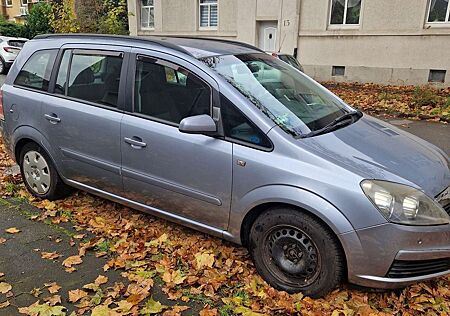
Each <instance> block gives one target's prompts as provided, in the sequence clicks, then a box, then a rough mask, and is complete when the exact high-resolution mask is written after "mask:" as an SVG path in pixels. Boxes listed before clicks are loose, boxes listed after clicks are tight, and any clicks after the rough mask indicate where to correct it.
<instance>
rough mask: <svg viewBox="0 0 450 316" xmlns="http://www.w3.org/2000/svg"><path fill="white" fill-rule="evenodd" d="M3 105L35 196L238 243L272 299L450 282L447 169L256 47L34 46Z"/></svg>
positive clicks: (41, 42)
mask: <svg viewBox="0 0 450 316" xmlns="http://www.w3.org/2000/svg"><path fill="white" fill-rule="evenodd" d="M1 105H2V106H1V113H2V114H1V116H2V120H1V123H2V127H3V136H4V140H5V144H6V147H7V148H8V150H9V151H10V155H11V156H12V157H14V158H15V160H16V161H17V163H18V164H19V165H20V168H21V171H22V176H23V179H24V182H25V185H26V187H27V188H28V190H29V191H30V192H31V193H32V194H34V195H35V196H36V197H38V198H42V199H51V200H53V199H58V198H61V197H63V196H65V195H66V194H68V193H69V192H70V190H69V188H70V187H74V188H78V189H81V190H85V191H88V192H90V193H92V194H95V195H99V196H101V197H104V198H107V199H110V200H113V201H116V202H119V203H123V204H125V205H128V206H130V207H133V208H136V209H139V210H142V211H145V212H148V213H151V214H154V215H157V216H161V217H163V218H166V219H169V220H172V221H175V222H178V223H180V224H183V225H186V226H189V227H192V228H195V229H198V230H201V231H203V232H206V233H209V234H212V235H215V236H218V237H222V238H225V239H227V240H229V241H232V242H235V243H237V244H242V245H244V246H246V247H247V248H248V249H249V252H250V254H251V256H252V258H253V260H254V262H255V266H256V268H257V269H258V271H259V273H260V274H261V275H262V276H263V277H264V278H265V280H267V282H268V283H270V284H271V285H272V286H274V287H275V288H277V289H280V290H285V291H287V292H290V293H293V292H298V291H301V292H303V293H304V294H306V295H310V296H313V297H318V296H323V295H325V294H326V293H328V292H329V291H330V290H332V289H334V288H335V287H337V286H338V285H339V284H340V283H341V282H343V281H348V282H350V283H354V284H358V285H361V286H367V287H374V288H398V287H402V286H405V285H407V284H410V283H413V282H417V281H421V280H425V279H430V278H434V277H438V276H442V275H445V274H448V273H450V217H449V215H448V213H449V212H450V188H449V185H450V170H449V164H450V163H449V157H448V156H447V155H446V154H445V153H444V152H443V151H441V150H440V149H438V148H436V147H435V146H433V145H431V144H429V143H427V142H425V141H423V140H421V139H419V138H417V137H414V136H413V135H410V134H408V133H405V132H403V131H401V130H399V129H397V128H395V127H393V126H391V125H389V124H386V123H384V122H382V121H380V120H378V119H375V118H373V117H370V116H368V115H366V114H363V113H361V112H360V111H357V110H355V109H353V108H351V107H350V106H348V105H347V104H345V103H344V102H343V101H342V100H341V99H339V98H338V97H336V96H335V95H333V94H332V93H331V92H329V91H328V90H327V89H325V88H324V87H322V86H321V85H319V84H318V83H316V82H315V81H313V80H312V79H310V78H309V77H308V76H306V75H304V74H303V73H301V72H300V71H298V70H297V69H295V68H294V67H292V66H290V65H289V64H286V63H284V62H282V61H281V60H279V59H277V58H275V57H273V56H270V55H268V54H266V53H264V52H263V51H261V50H259V49H257V48H255V47H252V46H249V45H246V44H242V43H235V42H228V41H222V40H216V39H214V40H213V39H194V38H170V37H163V38H157V37H149V38H146V39H143V38H133V37H117V36H102V35H97V36H95V35H45V36H39V37H38V38H36V39H34V40H31V41H29V42H28V43H27V44H25V46H24V48H23V50H22V52H21V53H20V54H19V56H18V58H17V59H16V61H15V63H14V64H13V66H12V69H11V71H10V73H9V75H8V77H7V79H6V82H5V84H4V85H3V87H2V102H1ZM449 136H450V135H449Z"/></svg>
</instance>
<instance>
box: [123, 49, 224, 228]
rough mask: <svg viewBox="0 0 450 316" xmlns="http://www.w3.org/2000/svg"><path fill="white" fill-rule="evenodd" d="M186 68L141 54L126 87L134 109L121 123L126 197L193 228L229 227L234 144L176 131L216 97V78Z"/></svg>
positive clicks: (207, 109) (177, 62)
mask: <svg viewBox="0 0 450 316" xmlns="http://www.w3.org/2000/svg"><path fill="white" fill-rule="evenodd" d="M191 67H192V66H191ZM189 68H190V66H189V64H188V63H186V62H184V61H182V60H178V59H176V58H173V59H169V60H168V59H167V56H165V55H160V54H158V53H154V54H152V56H148V55H145V51H142V54H139V52H137V55H136V65H135V67H134V69H133V68H130V69H132V70H131V71H132V74H130V75H129V78H130V80H129V81H132V82H131V83H130V86H129V87H128V88H129V91H134V95H133V98H132V99H134V102H133V111H132V112H131V113H129V114H125V116H124V118H123V121H122V132H121V135H122V174H123V183H124V189H125V193H124V194H125V195H126V197H128V198H129V199H131V200H134V201H137V202H140V203H142V204H146V205H148V206H151V207H153V208H156V209H158V210H159V211H165V212H169V213H171V214H175V216H182V217H183V218H185V219H188V220H191V221H194V222H195V224H198V223H201V224H205V225H208V226H211V227H213V228H216V229H226V228H227V226H228V217H229V212H230V200H231V180H232V144H231V143H228V142H226V141H224V140H221V139H216V138H213V137H210V136H206V135H191V134H183V133H181V132H180V131H179V130H178V125H179V123H180V121H181V120H182V119H183V118H185V117H188V116H194V115H200V114H207V115H211V112H212V99H213V94H214V93H217V92H216V90H217V85H216V82H215V81H214V80H212V79H211V78H209V77H208V78H207V79H206V81H205V80H203V79H199V77H200V76H198V74H199V73H201V71H200V70H196V68H195V67H192V68H191V69H190V70H188V69H189ZM203 76H205V75H203ZM131 84H132V85H133V87H131Z"/></svg>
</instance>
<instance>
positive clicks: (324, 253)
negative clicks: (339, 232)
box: [249, 207, 345, 298]
mask: <svg viewBox="0 0 450 316" xmlns="http://www.w3.org/2000/svg"><path fill="white" fill-rule="evenodd" d="M249 252H250V254H251V256H252V258H253V261H254V263H255V266H256V269H257V270H258V272H259V273H260V275H261V276H262V277H263V278H264V279H265V280H266V281H267V282H268V283H269V284H270V285H272V286H273V287H274V288H276V289H278V290H283V291H286V292H288V293H297V292H302V293H303V294H305V295H307V296H310V297H313V298H318V297H323V296H325V295H326V294H327V293H329V292H330V291H332V290H334V289H335V288H336V287H337V286H339V285H340V284H341V282H342V280H343V276H344V271H345V258H344V254H343V253H342V251H341V248H340V245H339V244H338V241H337V240H336V238H335V236H334V234H333V233H332V232H331V231H330V230H329V229H328V227H326V226H325V225H324V224H323V223H322V222H320V221H319V220H318V219H316V218H315V217H313V216H311V215H309V214H307V213H305V212H302V211H300V210H298V209H295V208H289V207H273V208H270V209H268V210H267V211H265V212H264V213H263V214H261V215H260V216H259V217H258V218H257V219H256V220H255V222H254V223H253V225H252V228H251V229H250V236H249Z"/></svg>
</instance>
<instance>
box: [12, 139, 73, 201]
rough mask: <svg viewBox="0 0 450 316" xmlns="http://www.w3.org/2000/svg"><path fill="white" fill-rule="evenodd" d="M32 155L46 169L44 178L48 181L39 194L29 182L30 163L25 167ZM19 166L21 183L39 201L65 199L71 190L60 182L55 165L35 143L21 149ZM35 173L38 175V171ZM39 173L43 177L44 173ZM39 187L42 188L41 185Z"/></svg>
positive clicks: (30, 181)
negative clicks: (44, 165) (45, 166)
mask: <svg viewBox="0 0 450 316" xmlns="http://www.w3.org/2000/svg"><path fill="white" fill-rule="evenodd" d="M33 155H34V156H35V157H39V161H40V162H42V160H41V159H43V161H44V162H45V164H46V165H47V168H44V169H45V175H46V178H47V179H48V181H46V182H48V183H46V186H45V189H42V190H39V191H40V192H38V191H37V189H36V187H35V186H34V185H33V183H32V182H33V180H31V175H30V172H29V168H30V167H29V166H30V165H31V167H32V163H31V164H30V163H28V166H26V165H27V162H26V159H29V156H33ZM25 156H27V158H25ZM19 165H20V172H21V174H22V179H23V182H24V183H25V186H26V188H27V190H28V191H29V192H30V193H31V194H32V195H33V196H35V197H37V198H39V199H47V200H50V201H54V200H58V199H61V198H64V197H66V196H67V195H69V194H70V192H71V191H72V190H71V188H70V187H69V186H68V185H66V184H65V183H64V182H63V181H62V180H61V177H60V176H59V174H58V171H57V170H56V168H55V165H54V164H53V161H52V160H51V159H50V156H49V155H48V154H47V153H46V152H45V150H44V149H42V147H40V146H39V145H37V144H36V143H28V144H26V145H25V146H24V147H23V148H22V150H21V152H20V160H19ZM36 169H38V168H36ZM27 170H28V171H27ZM35 172H36V171H34V172H33V173H35ZM37 172H38V173H39V170H38V171H37ZM41 173H42V174H41V176H43V173H44V172H42V171H41ZM41 176H39V178H41ZM27 179H30V180H27ZM41 187H44V186H43V185H42V186H41Z"/></svg>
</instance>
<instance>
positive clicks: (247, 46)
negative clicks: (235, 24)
mask: <svg viewBox="0 0 450 316" xmlns="http://www.w3.org/2000/svg"><path fill="white" fill-rule="evenodd" d="M158 37H159V38H165V37H167V38H186V39H196V40H205V41H216V42H221V43H228V44H233V45H236V46H241V47H245V48H250V49H254V50H257V51H259V52H262V53H265V51H263V50H262V49H261V48H259V47H256V46H253V45H250V44H247V43H243V42H238V41H231V40H225V39H221V38H212V37H195V36H183V35H180V36H177V35H168V36H158Z"/></svg>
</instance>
